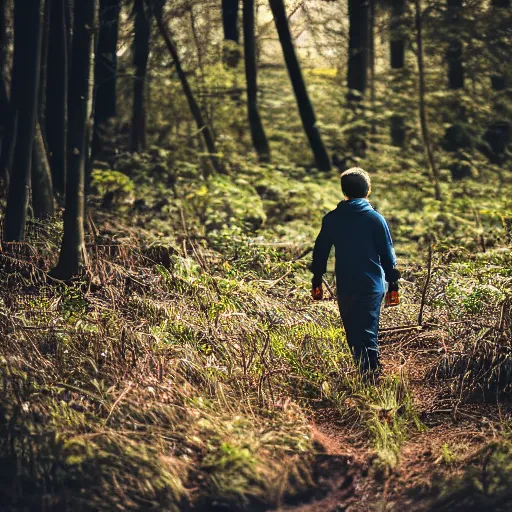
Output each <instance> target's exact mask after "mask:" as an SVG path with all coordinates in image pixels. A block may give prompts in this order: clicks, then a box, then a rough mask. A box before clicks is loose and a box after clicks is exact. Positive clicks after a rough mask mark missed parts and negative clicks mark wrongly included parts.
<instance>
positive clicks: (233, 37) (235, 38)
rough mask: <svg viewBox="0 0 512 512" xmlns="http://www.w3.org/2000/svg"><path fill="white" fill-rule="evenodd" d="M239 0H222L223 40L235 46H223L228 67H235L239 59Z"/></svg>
mask: <svg viewBox="0 0 512 512" xmlns="http://www.w3.org/2000/svg"><path fill="white" fill-rule="evenodd" d="M238 7H239V0H222V26H223V28H224V41H227V42H228V44H229V43H231V45H236V46H235V47H231V48H230V47H229V46H228V47H225V48H224V55H223V59H224V62H225V63H226V64H227V65H228V66H230V67H233V68H234V67H236V66H237V65H238V61H239V60H240V49H239V48H238V43H239V42H240V31H239V29H238Z"/></svg>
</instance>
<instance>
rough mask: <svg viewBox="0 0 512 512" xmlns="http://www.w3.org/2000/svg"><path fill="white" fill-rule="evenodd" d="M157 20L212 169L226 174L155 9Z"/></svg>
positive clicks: (159, 12)
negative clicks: (201, 136)
mask: <svg viewBox="0 0 512 512" xmlns="http://www.w3.org/2000/svg"><path fill="white" fill-rule="evenodd" d="M155 18H156V22H157V25H158V29H159V30H160V33H161V34H162V37H163V39H164V41H165V45H166V46H167V49H168V50H169V53H170V54H171V56H172V60H173V61H174V66H175V67H176V73H177V74H178V78H179V79H180V82H181V85H182V87H183V92H184V93H185V97H186V98H187V102H188V105H189V107H190V112H191V113H192V117H193V118H194V120H195V122H196V125H197V129H198V131H199V132H200V133H202V135H203V139H204V142H205V145H206V148H207V150H208V153H209V156H210V161H211V164H212V167H213V169H214V170H215V171H216V172H219V173H225V172H226V170H225V169H224V166H223V165H222V163H221V161H220V160H219V157H218V152H217V148H216V147H215V141H214V140H213V137H212V134H211V131H210V128H209V127H208V126H207V124H206V123H205V122H204V118H203V114H202V113H201V109H200V108H199V105H198V103H197V101H196V99H195V97H194V94H193V92H192V89H191V88H190V85H189V83H188V79H187V76H186V74H185V72H184V71H183V68H182V66H181V60H180V58H179V54H178V50H177V48H176V45H175V44H174V41H173V39H172V35H171V33H170V30H169V27H167V26H166V25H165V23H164V21H163V19H162V12H161V10H159V9H155Z"/></svg>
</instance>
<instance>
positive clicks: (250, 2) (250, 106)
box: [243, 0, 270, 162]
mask: <svg viewBox="0 0 512 512" xmlns="http://www.w3.org/2000/svg"><path fill="white" fill-rule="evenodd" d="M243 28H244V49H245V51H244V53H245V79H246V82H247V112H248V115H249V127H250V129H251V137H252V143H253V146H254V149H255V150H256V153H258V159H259V161H260V162H270V148H269V145H268V140H267V136H266V135H265V129H264V128H263V123H262V122H261V117H260V112H259V108H258V69H257V65H256V46H255V39H254V0H244V3H243Z"/></svg>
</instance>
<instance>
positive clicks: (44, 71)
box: [37, 0, 52, 140]
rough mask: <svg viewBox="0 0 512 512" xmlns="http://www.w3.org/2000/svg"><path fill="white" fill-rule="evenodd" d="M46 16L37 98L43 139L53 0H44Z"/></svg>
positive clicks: (44, 136)
mask: <svg viewBox="0 0 512 512" xmlns="http://www.w3.org/2000/svg"><path fill="white" fill-rule="evenodd" d="M43 3H44V16H43V27H42V32H43V34H42V36H41V74H40V78H39V92H38V99H37V112H38V114H37V115H38V121H39V123H40V126H39V129H40V130H41V136H42V137H43V140H46V130H45V127H46V89H47V84H48V41H49V36H50V8H51V4H52V0H43Z"/></svg>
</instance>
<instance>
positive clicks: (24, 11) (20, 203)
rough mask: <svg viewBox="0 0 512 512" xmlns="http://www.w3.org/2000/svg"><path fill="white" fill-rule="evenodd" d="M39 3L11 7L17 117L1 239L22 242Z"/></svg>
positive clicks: (37, 71) (37, 0)
mask: <svg viewBox="0 0 512 512" xmlns="http://www.w3.org/2000/svg"><path fill="white" fill-rule="evenodd" d="M43 8H44V5H43V2H42V0H23V2H19V1H18V2H15V5H14V64H13V77H12V84H11V104H12V107H13V109H14V111H15V112H16V114H14V115H16V116H17V125H18V126H17V133H16V146H15V149H14V158H13V172H12V173H11V180H10V185H9V196H8V200H7V209H6V215H5V231H4V239H5V241H7V242H15V241H23V240H24V237H25V220H26V216H27V207H28V200H29V191H30V170H31V163H32V147H33V140H34V132H35V126H36V119H37V93H38V88H39V76H40V67H41V36H42V23H43V11H44V9H43Z"/></svg>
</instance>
